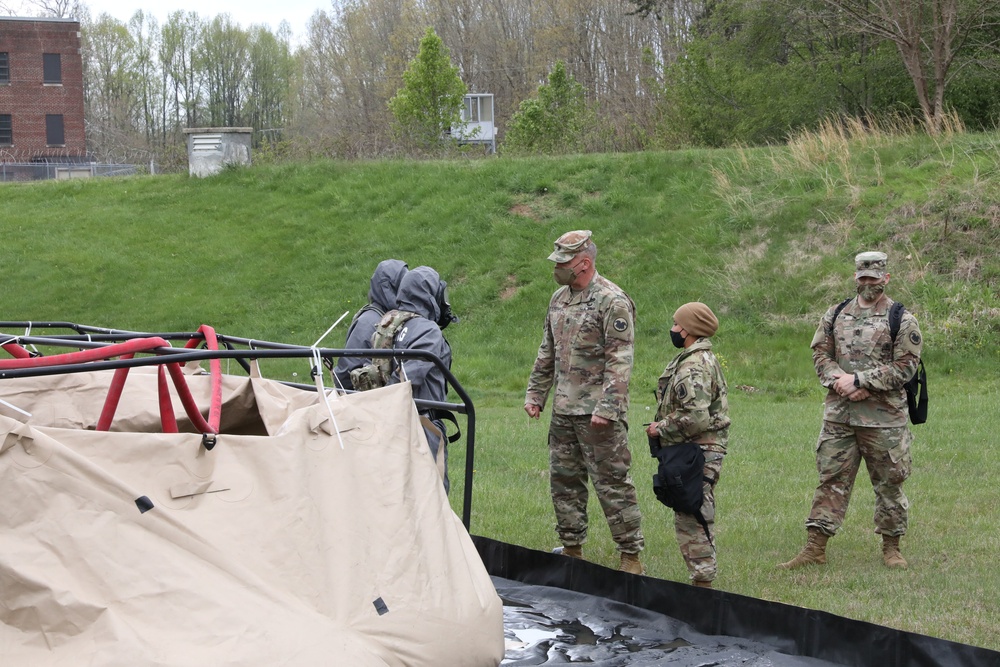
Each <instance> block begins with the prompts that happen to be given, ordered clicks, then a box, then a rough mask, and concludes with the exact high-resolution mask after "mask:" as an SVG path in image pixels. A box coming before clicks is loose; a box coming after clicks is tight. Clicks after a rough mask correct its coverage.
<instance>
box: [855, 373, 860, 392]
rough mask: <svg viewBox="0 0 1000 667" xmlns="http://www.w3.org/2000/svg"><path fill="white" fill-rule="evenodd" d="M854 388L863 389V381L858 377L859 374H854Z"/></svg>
mask: <svg viewBox="0 0 1000 667" xmlns="http://www.w3.org/2000/svg"><path fill="white" fill-rule="evenodd" d="M854 386H855V387H857V388H858V389H861V379H860V378H859V377H858V374H857V373H855V374H854Z"/></svg>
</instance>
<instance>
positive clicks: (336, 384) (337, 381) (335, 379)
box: [312, 310, 351, 393]
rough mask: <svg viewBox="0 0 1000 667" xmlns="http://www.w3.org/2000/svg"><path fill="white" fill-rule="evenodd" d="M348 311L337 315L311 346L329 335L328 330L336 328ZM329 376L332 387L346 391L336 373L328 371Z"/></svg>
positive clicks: (315, 345) (316, 345) (314, 345)
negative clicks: (335, 319)
mask: <svg viewBox="0 0 1000 667" xmlns="http://www.w3.org/2000/svg"><path fill="white" fill-rule="evenodd" d="M350 312H351V311H349V310H345V311H344V314H343V315H341V316H340V317H338V318H337V321H336V322H334V323H333V324H331V325H330V328H329V329H327V330H326V333H325V334H323V335H322V336H320V337H319V340H317V341H316V342H315V343H313V345H312V346H313V347H314V348H315V347H318V346H319V344H320V343H322V342H323V339H324V338H326V337H327V336H329V335H330V332H331V331H333V330H334V329H335V328H336V326H337V325H338V324H340V323H341V322H342V321H343V320H344V318H345V317H347V315H348V314H349V313H350ZM321 367H322V365H321ZM330 376H331V377H332V378H333V386H334V387H336V388H338V389H340V391H341V392H344V393H346V391H347V390H345V389H344V384H343V383H342V382H341V381H340V378H338V377H337V374H336V373H334V372H333V371H330Z"/></svg>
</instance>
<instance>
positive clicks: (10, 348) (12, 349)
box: [3, 343, 31, 359]
mask: <svg viewBox="0 0 1000 667" xmlns="http://www.w3.org/2000/svg"><path fill="white" fill-rule="evenodd" d="M3 349H5V350H7V352H9V353H10V356H12V357H14V358H15V359H28V358H30V357H31V352H28V351H27V350H26V349H24V348H23V347H21V346H20V345H18V344H17V343H5V344H4V345H3Z"/></svg>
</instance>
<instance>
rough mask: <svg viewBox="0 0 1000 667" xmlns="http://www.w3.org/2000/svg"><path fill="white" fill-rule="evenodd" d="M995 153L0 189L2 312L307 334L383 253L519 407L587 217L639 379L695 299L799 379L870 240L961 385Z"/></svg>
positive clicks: (726, 156)
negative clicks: (820, 326)
mask: <svg viewBox="0 0 1000 667" xmlns="http://www.w3.org/2000/svg"><path fill="white" fill-rule="evenodd" d="M998 146H1000V137H998V136H997V135H992V134H991V135H965V136H956V137H949V138H947V139H944V140H939V141H936V142H935V141H932V140H930V139H928V138H926V137H904V138H896V139H889V138H880V137H864V138H861V139H856V140H853V141H844V140H839V141H835V140H834V139H832V138H831V137H829V136H824V135H808V136H807V137H805V138H803V139H801V140H800V141H798V142H797V143H793V144H790V145H789V146H786V147H780V148H765V149H752V150H723V151H687V152H677V153H643V154H629V155H602V156H594V155H590V156H582V157H567V158H554V159H525V160H506V159H497V160H478V161H456V162H374V163H349V164H340V163H314V164H304V165H286V166H275V167H265V168H250V169H243V170H233V171H229V172H226V173H224V174H222V175H220V176H217V177H213V178H208V179H191V178H187V177H185V176H161V177H137V178H129V179H120V180H99V181H98V180H94V181H72V182H64V183H35V184H28V185H17V184H6V185H5V186H4V187H3V188H2V189H0V200H2V202H3V207H2V208H3V214H2V215H0V232H2V233H3V235H4V238H5V242H4V243H3V246H2V248H0V262H2V264H0V265H2V266H3V269H4V275H5V277H6V281H5V282H6V285H5V288H6V289H5V299H4V302H5V308H4V310H5V314H6V317H7V318H10V319H17V318H24V319H33V320H42V319H62V320H74V321H81V322H84V323H88V324H97V325H112V326H117V327H121V328H136V329H157V330H188V329H193V328H196V327H197V325H198V324H201V323H207V324H211V325H213V326H215V327H216V328H217V329H219V330H220V331H223V332H227V333H232V334H234V335H246V336H253V337H260V338H270V339H278V340H283V341H289V342H300V343H311V342H313V341H314V340H315V339H316V338H318V337H319V335H320V334H322V332H323V331H325V330H326V328H327V327H328V326H329V325H330V324H331V323H332V322H333V321H334V320H335V319H336V318H337V317H338V316H339V315H340V314H341V313H342V312H344V311H345V310H350V311H353V310H354V309H356V308H357V307H358V306H359V304H360V303H362V302H363V300H364V298H365V296H366V293H367V282H368V278H369V277H370V275H371V271H372V269H373V268H374V266H375V264H376V263H377V262H378V261H379V260H381V259H384V258H387V257H397V258H401V259H404V260H406V261H408V262H409V264H410V266H417V265H420V264H427V265H431V266H433V267H435V268H436V269H438V271H439V272H440V273H441V274H442V276H443V277H444V278H445V279H446V280H448V282H449V285H450V286H451V296H452V301H453V303H454V306H455V309H456V311H457V312H458V314H459V315H460V316H461V317H462V323H461V324H460V325H458V326H455V327H453V328H452V329H449V332H448V333H449V339H450V340H451V341H452V344H453V345H454V347H455V349H456V359H457V360H458V362H457V372H458V375H459V378H460V379H461V380H463V381H464V383H466V384H468V385H469V387H470V388H471V389H472V390H474V391H476V392H479V395H482V396H490V397H493V396H495V397H496V399H497V400H502V401H507V400H518V399H519V394H520V392H521V391H522V389H523V383H524V379H525V374H526V369H527V367H528V366H529V365H530V362H531V360H532V358H533V354H534V351H535V348H536V347H537V343H538V336H539V328H540V324H541V318H542V315H543V312H544V309H545V304H546V302H547V299H548V297H549V295H550V294H551V291H552V290H553V288H554V283H553V282H552V279H551V264H550V263H549V262H548V261H547V260H546V259H545V257H546V255H547V254H548V252H549V250H550V248H551V244H552V241H553V240H554V238H555V237H557V236H558V235H559V234H560V233H561V232H563V231H566V230H569V229H576V228H587V229H592V230H593V231H594V234H595V239H596V241H597V243H598V244H599V248H600V256H599V258H598V268H599V270H600V271H601V272H602V273H604V274H605V275H607V276H608V277H610V278H611V279H613V280H615V281H616V282H618V283H619V284H620V285H622V286H623V287H624V288H625V289H626V290H627V291H629V293H630V294H631V295H632V297H633V298H634V300H635V302H636V304H637V307H638V313H639V317H638V329H637V331H638V344H637V373H638V375H637V380H641V381H642V382H643V383H644V384H648V383H649V381H650V378H653V377H655V374H656V373H657V372H658V370H659V367H662V365H663V364H664V363H665V360H666V359H669V357H670V356H671V355H672V352H671V349H670V347H669V345H670V344H669V340H668V336H667V335H666V330H667V329H668V328H669V322H670V316H671V314H672V312H673V310H674V309H675V308H676V307H677V306H678V305H680V304H681V303H683V302H685V301H689V300H696V299H697V300H703V301H705V302H707V303H709V304H710V305H711V306H712V307H713V308H714V309H715V310H716V311H717V313H718V314H719V315H720V317H721V318H722V329H721V332H720V335H719V339H718V340H719V344H720V346H721V348H722V350H723V355H724V356H725V357H726V358H727V361H728V364H729V365H728V368H727V370H728V371H729V373H730V382H731V383H733V384H746V385H750V386H754V387H759V388H761V389H764V390H766V391H772V392H776V393H779V394H781V393H791V394H797V393H801V392H805V391H808V390H810V389H811V388H812V387H813V385H814V382H813V378H812V371H811V368H810V366H809V362H808V359H809V356H808V349H807V345H808V337H809V336H810V334H811V332H812V330H813V329H814V328H815V324H816V322H817V320H818V317H819V315H820V314H821V313H822V312H823V310H824V309H825V308H826V307H827V306H828V305H829V304H830V303H833V302H835V301H837V300H839V299H840V298H842V297H843V296H846V295H849V294H850V293H851V291H852V289H853V285H852V283H851V280H850V276H851V272H852V264H851V259H852V257H853V256H854V254H855V253H856V252H858V251H861V250H865V249H872V248H877V249H881V250H885V251H886V252H888V253H889V254H890V262H891V266H890V270H891V272H892V276H893V278H892V285H890V288H889V292H890V294H892V295H893V296H894V297H896V298H897V299H900V300H902V301H904V303H906V304H907V305H908V306H909V307H910V308H911V309H912V310H914V311H915V312H916V313H917V314H918V315H919V316H920V320H921V325H922V327H923V329H924V333H925V337H926V339H927V355H928V360H929V363H930V365H931V367H932V368H933V369H934V370H935V371H940V370H942V368H944V367H946V368H947V369H948V370H954V371H956V372H968V373H969V374H970V375H978V374H982V370H983V369H982V366H983V364H987V366H988V367H990V368H992V369H993V370H994V371H995V369H996V367H997V364H998V363H1000V358H998V354H997V340H998V333H1000V297H998V294H997V291H998V290H997V285H998V284H1000V259H998V255H997V253H996V251H995V249H996V247H997V244H998V240H1000V222H998V217H1000V213H998V212H1000V207H998V205H997V204H996V203H995V202H996V201H997V197H996V194H997V190H998V186H1000V177H998V175H997V166H998V164H1000V148H998ZM340 336H342V334H340ZM341 341H342V337H338V334H336V333H335V334H333V335H332V337H331V339H328V340H327V341H326V343H327V344H331V343H338V344H339V343H340V342H341ZM973 362H974V363H973Z"/></svg>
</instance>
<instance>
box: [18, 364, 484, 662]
mask: <svg viewBox="0 0 1000 667" xmlns="http://www.w3.org/2000/svg"><path fill="white" fill-rule="evenodd" d="M187 379H188V382H189V384H190V387H191V390H192V394H193V395H194V397H195V398H196V399H197V400H198V402H199V405H207V404H208V400H209V393H210V389H209V378H208V376H206V375H197V374H189V375H188V376H187ZM110 382H111V372H110V371H100V372H88V373H71V374H65V375H54V376H48V377H35V378H21V379H5V380H0V401H3V402H0V656H2V660H0V662H2V664H3V665H11V666H29V665H30V666H31V667H45V666H48V665H73V666H76V665H89V666H101V665H123V666H125V665H127V666H129V667H134V666H136V665H177V666H182V665H183V666H184V667H191V666H195V665H205V666H213V667H217V666H224V665H268V666H271V665H345V666H351V667H361V666H365V665H380V666H381V665H433V666H435V667H440V666H442V665H470V666H473V665H496V664H498V663H499V662H500V660H501V659H502V658H503V653H504V637H503V614H502V606H501V600H500V599H499V597H498V596H497V594H496V591H495V589H494V587H493V585H492V583H491V581H490V578H489V576H488V575H487V573H486V570H485V568H484V566H483V564H482V562H481V561H480V558H479V556H478V554H477V552H476V549H475V547H474V546H473V544H472V541H471V540H470V538H469V536H468V533H467V532H466V530H465V528H464V527H463V526H462V524H461V522H460V521H459V519H458V517H456V516H455V514H454V513H453V512H452V510H451V508H450V506H449V504H448V499H447V497H446V496H445V493H444V490H443V488H442V484H441V479H440V478H439V476H438V472H437V470H436V468H435V465H434V463H433V462H432V461H431V456H430V451H429V449H428V448H427V445H426V440H425V438H424V435H423V432H422V429H421V428H420V423H419V421H418V415H417V413H416V411H415V409H414V406H413V402H412V398H411V394H410V387H409V385H408V384H401V385H396V386H392V387H387V388H385V389H379V390H375V391H371V392H366V393H362V394H353V395H349V396H340V397H332V398H331V399H330V401H329V407H328V406H327V404H324V403H323V401H322V400H320V398H319V394H317V393H316V392H309V391H303V390H301V389H297V388H293V387H288V386H285V385H283V384H281V383H278V382H274V381H270V380H267V379H262V378H260V377H253V378H247V377H234V376H225V377H224V382H223V395H222V399H223V403H222V413H221V414H222V428H221V429H220V432H221V434H220V435H219V436H218V440H217V444H216V445H215V446H214V448H212V449H211V450H210V451H209V450H207V449H206V448H205V447H204V446H203V444H202V436H201V434H199V433H194V432H193V429H192V428H191V426H190V423H189V422H185V421H184V420H183V419H180V420H179V425H180V430H181V432H180V433H162V432H160V410H159V407H158V405H157V375H156V373H155V372H149V371H142V370H141V369H133V370H132V372H131V374H130V376H129V378H128V380H127V383H126V386H125V391H124V394H123V397H122V400H121V403H120V405H119V406H118V410H117V413H116V416H115V419H114V422H113V424H112V428H111V431H110V432H97V431H95V430H93V429H94V427H95V424H96V423H97V420H98V416H99V414H100V412H101V407H102V405H103V404H104V401H105V397H106V396H107V394H108V388H109V384H110ZM175 402H176V399H175ZM175 408H176V410H177V413H178V414H179V415H182V414H183V411H182V409H181V408H180V407H179V406H175ZM26 413H30V417H29V416H28V414H26ZM334 424H336V426H334ZM185 431H188V432H185ZM338 436H339V437H338Z"/></svg>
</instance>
